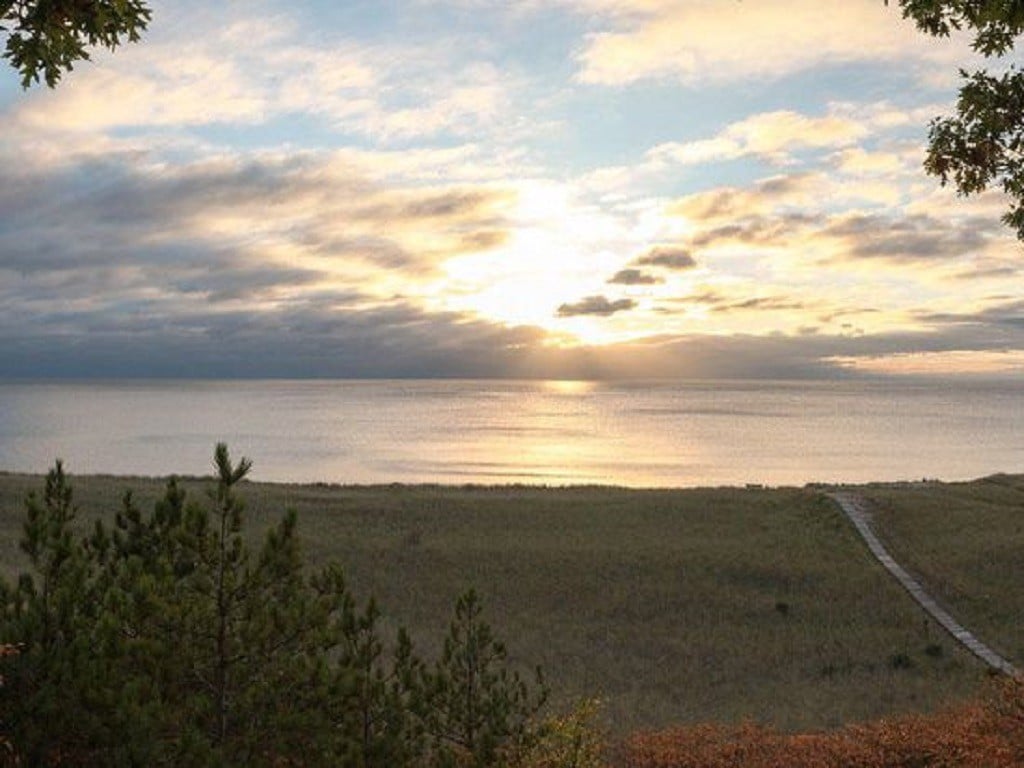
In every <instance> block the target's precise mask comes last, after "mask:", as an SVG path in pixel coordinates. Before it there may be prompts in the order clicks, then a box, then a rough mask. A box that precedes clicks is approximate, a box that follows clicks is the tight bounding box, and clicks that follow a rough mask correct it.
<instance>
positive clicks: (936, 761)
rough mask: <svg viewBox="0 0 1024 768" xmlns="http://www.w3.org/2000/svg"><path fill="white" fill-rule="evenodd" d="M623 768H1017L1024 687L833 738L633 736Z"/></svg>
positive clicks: (748, 731) (743, 729) (1021, 760)
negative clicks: (840, 767) (944, 710)
mask: <svg viewBox="0 0 1024 768" xmlns="http://www.w3.org/2000/svg"><path fill="white" fill-rule="evenodd" d="M617 763H618V764H619V765H621V766H622V768H741V767H742V768H834V766H844V768H954V767H955V768H1011V767H1012V766H1021V765H1024V681H1022V680H1019V679H1016V680H1005V681H1001V682H1000V683H998V684H997V685H996V686H995V687H994V690H993V691H991V692H990V693H989V695H987V696H986V697H985V699H984V700H983V701H981V702H980V703H972V704H968V705H964V706H961V707H959V708H957V709H954V710H950V711H948V712H943V713H941V714H936V715H905V716H902V717H893V718H887V719H884V720H879V721H876V722H873V723H869V724H865V725H856V726H848V727H846V728H844V729H842V730H839V731H834V732H831V733H813V734H798V735H793V734H780V733H777V732H775V731H773V730H771V729H769V728H763V727H761V726H757V725H750V724H747V725H741V726H720V725H699V726H692V727H682V728H672V729H669V730H665V731H658V732H645V733H638V734H634V735H633V736H632V737H630V738H629V739H627V741H626V743H625V744H624V745H623V749H622V754H621V755H620V760H618V761H617Z"/></svg>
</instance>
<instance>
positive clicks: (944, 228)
mask: <svg viewBox="0 0 1024 768" xmlns="http://www.w3.org/2000/svg"><path fill="white" fill-rule="evenodd" d="M998 231H999V230H998V228H997V225H996V224H995V223H993V222H974V223H973V226H957V225H955V224H953V225H951V224H950V223H949V222H947V221H944V220H939V219H935V218H933V217H931V216H926V215H923V214H916V215H907V216H893V215H891V214H860V213H852V214H841V215H837V216H835V217H833V218H832V219H831V220H830V221H829V223H828V224H827V225H826V226H824V227H823V228H822V229H821V230H820V232H819V233H818V234H819V236H820V237H824V238H834V239H836V240H838V241H839V242H840V243H841V245H842V246H843V250H842V258H843V259H846V260H858V259H885V260H888V261H893V262H922V261H943V260H949V259H957V258H964V257H967V256H971V255H974V254H976V253H978V252H979V251H981V250H983V249H984V248H985V246H986V243H987V242H988V240H989V238H990V237H991V236H992V235H994V234H997V233H998Z"/></svg>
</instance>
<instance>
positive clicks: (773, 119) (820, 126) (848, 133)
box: [647, 110, 869, 165]
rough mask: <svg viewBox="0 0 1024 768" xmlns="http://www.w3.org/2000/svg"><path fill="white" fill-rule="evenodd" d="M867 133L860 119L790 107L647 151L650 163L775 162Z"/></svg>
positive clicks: (842, 143)
mask: <svg viewBox="0 0 1024 768" xmlns="http://www.w3.org/2000/svg"><path fill="white" fill-rule="evenodd" d="M868 133H869V127H868V126H867V125H866V124H865V123H864V122H861V121H858V120H854V119H851V118H849V117H846V116H842V115H825V116H823V117H809V116H807V115H803V114H800V113H799V112H793V111H791V110H780V111H776V112H762V113H759V114H756V115H752V116H750V117H748V118H746V119H744V120H741V121H739V122H735V123H732V124H731V125H729V126H727V127H726V128H725V129H723V130H722V132H721V133H719V134H718V135H717V136H715V137H714V138H711V139H701V140H698V141H691V142H682V143H680V142H668V143H664V144H659V145H657V146H656V147H653V148H652V149H650V150H649V151H648V152H647V159H648V160H649V161H652V162H656V163H658V162H660V163H675V164H679V165H703V164H706V163H711V162H722V161H726V160H736V159H738V158H741V157H746V156H749V155H753V156H756V157H760V158H763V159H766V160H769V161H772V162H775V163H777V164H785V163H787V162H790V154H791V153H792V152H794V151H797V150H801V149H827V148H835V147H848V146H850V145H852V144H854V143H855V142H857V141H858V140H859V139H862V138H864V137H865V136H867V135H868Z"/></svg>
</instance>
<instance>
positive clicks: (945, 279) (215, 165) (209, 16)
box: [0, 0, 1024, 379]
mask: <svg viewBox="0 0 1024 768" xmlns="http://www.w3.org/2000/svg"><path fill="white" fill-rule="evenodd" d="M978 64H979V60H978V59H977V58H976V57H974V55H973V54H971V52H970V46H969V40H968V39H965V38H963V37H958V36H954V37H953V38H952V39H950V40H935V39H933V38H929V37H926V36H924V35H923V34H921V33H919V32H918V31H917V30H916V29H915V28H914V27H913V24H912V23H910V22H907V21H905V20H903V19H901V18H900V14H899V10H898V8H893V7H886V5H885V4H884V3H883V2H882V0H771V2H767V1H766V0H760V1H755V0H743V1H740V0H506V1H504V2H501V1H499V0H405V1H404V2H399V1H397V0H365V1H364V0H353V1H351V2H344V1H339V0H329V1H328V0H324V1H322V2H320V1H316V2H313V1H308V2H301V1H300V2H294V1H292V2H284V1H283V0H281V1H280V2H277V1H275V0H245V1H244V2H240V1H235V2H232V1H230V0H229V1H228V2H223V3H209V2H197V1H195V0H177V2H173V3H171V2H156V3H153V20H152V23H151V25H150V28H149V30H148V31H147V32H146V34H145V36H144V40H143V42H141V43H140V44H138V45H132V46H127V47H124V48H121V49H119V50H118V51H117V52H115V53H113V54H111V53H109V52H105V51H100V52H97V53H95V54H94V56H93V60H92V61H91V62H85V63H82V64H80V65H78V66H76V68H75V71H74V72H73V73H71V74H69V75H67V76H66V77H65V79H64V80H63V81H62V82H61V84H60V85H59V86H58V87H57V88H56V89H55V90H52V91H50V90H47V89H46V88H45V87H40V86H37V87H34V88H31V89H29V90H27V91H25V90H22V89H21V88H20V87H19V84H18V77H17V75H16V73H15V72H13V71H12V70H10V69H9V68H6V69H4V70H2V71H0V137H2V138H0V377H3V378H35V377H129V376H130V377H135V376H138V377H163V376H188V377H378V378H387V377H406V376H413V377H434V376H438V377H459V378H476V377H508V378H534V377H544V378H564V379H600V378H623V377H635V378H655V377H656V378H665V377H669V378H676V377H678V378H708V377H711V378H735V377H739V378H746V377H753V378H757V377H764V378H774V379H778V378H807V377H810V378H819V377H824V378H828V377H842V376H855V375H865V374H869V375H921V374H927V375H940V376H945V375H953V374H971V375H989V374H996V375H1015V374H1020V373H1024V293H1022V291H1021V286H1022V278H1024V246H1022V245H1021V244H1020V243H1019V242H1018V241H1016V240H1015V239H1014V237H1013V236H1012V233H1011V232H1010V231H1009V230H1008V229H1007V228H1006V227H1004V226H1003V225H1002V224H1001V223H1000V221H999V217H1000V215H1001V214H1002V213H1003V212H1004V211H1005V210H1006V208H1007V202H1006V200H1005V199H1003V198H1002V197H1001V195H1000V193H998V192H992V193H986V194H984V195H981V196H978V197H972V198H967V199H964V198H958V197H957V196H956V195H955V193H954V192H953V191H951V190H950V189H943V188H942V187H941V186H940V185H939V183H938V181H937V180H936V179H935V178H933V177H930V176H927V175H926V174H925V173H924V171H923V170H922V168H921V164H922V160H923V158H924V152H925V146H926V140H927V127H928V123H929V121H930V120H931V119H932V118H934V117H936V116H938V115H942V114H948V113H950V112H951V110H952V109H953V108H954V105H955V98H956V91H957V87H958V76H957V70H958V68H959V67H965V66H966V67H968V68H974V67H976V66H978Z"/></svg>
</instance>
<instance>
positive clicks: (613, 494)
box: [0, 474, 1024, 733]
mask: <svg viewBox="0 0 1024 768" xmlns="http://www.w3.org/2000/svg"><path fill="white" fill-rule="evenodd" d="M73 482H74V486H75V493H76V499H77V502H78V504H79V507H80V519H81V521H82V524H83V525H85V524H88V523H89V521H91V520H92V519H94V518H96V517H107V518H109V517H111V516H112V514H113V511H114V510H116V509H117V507H118V505H119V504H120V498H121V496H122V494H123V493H124V491H125V490H127V489H132V490H133V491H134V494H135V498H136V501H137V502H140V503H141V504H142V505H144V506H147V507H148V506H149V505H150V504H151V503H152V502H153V500H155V499H156V498H157V497H158V496H159V495H160V494H161V493H162V489H163V482H162V481H160V480H155V479H143V478H121V477H116V478H115V477H80V478H73ZM211 484H212V483H208V482H204V481H202V480H197V479H192V480H188V481H187V482H186V483H185V484H184V485H185V487H186V488H187V489H188V491H189V493H190V494H193V495H194V494H203V493H205V488H207V487H209V485H211ZM41 487H42V478H40V477H32V476H25V475H13V474H2V475H0V562H2V565H3V573H4V574H5V576H6V577H7V578H11V577H13V576H14V575H15V574H16V573H17V572H18V570H19V568H20V567H21V566H22V564H23V559H22V556H21V555H20V553H19V551H18V548H17V539H18V538H19V531H20V525H21V517H22V513H23V499H24V497H25V495H26V493H28V492H29V491H30V490H32V489H40V488H41ZM864 490H865V492H866V493H868V494H869V495H870V496H871V498H873V499H875V500H876V501H877V502H878V503H879V504H880V505H882V507H883V512H882V513H880V515H879V521H880V523H881V524H882V525H883V531H884V533H885V535H886V536H891V537H892V542H893V543H892V548H893V550H894V551H895V552H897V553H899V554H900V555H901V556H902V555H906V556H907V558H908V563H911V564H912V565H913V567H914V568H915V569H916V570H917V571H918V572H919V573H920V575H921V576H922V578H923V579H924V580H925V582H926V583H928V584H929V586H932V585H934V587H935V588H936V589H937V590H938V591H939V592H940V594H941V595H942V596H943V597H946V596H948V598H949V602H950V605H951V606H952V607H953V608H954V609H956V610H957V612H958V615H960V617H961V618H962V619H963V621H964V622H965V623H966V624H967V625H968V626H972V627H973V624H972V623H973V622H976V623H977V625H978V626H977V629H978V630H979V634H981V635H983V636H984V637H985V639H989V637H988V635H989V631H990V630H991V640H992V642H993V644H995V645H996V646H998V647H1000V648H1001V649H1002V650H1004V651H1006V652H1007V653H1009V654H1010V655H1016V657H1017V658H1018V659H1020V658H1021V657H1022V656H1024V652H1022V650H1024V646H1022V645H1021V643H1022V641H1021V639H1020V638H1021V632H1020V623H1021V620H1020V617H1021V616H1022V615H1024V597H1022V595H1021V594H1020V590H1019V584H1020V583H1021V577H1022V576H1024V558H1020V557H1019V553H1020V552H1021V551H1022V550H1021V545H1022V544H1024V533H1022V523H1024V515H1022V512H1021V510H1022V506H1024V479H1022V478H1016V479H1013V478H1001V479H996V480H989V481H984V482H978V483H973V484H963V485H936V484H925V485H920V486H917V485H911V486H892V487H888V486H887V487H883V486H871V487H868V488H865V489H864ZM243 495H244V496H245V497H246V499H247V502H248V504H247V519H248V525H249V531H250V535H251V536H253V537H254V538H256V537H258V536H259V535H260V534H261V532H262V531H263V530H265V529H266V528H267V526H268V525H269V524H270V523H271V522H272V521H275V520H276V519H278V518H279V516H280V515H281V514H282V513H283V512H284V510H286V509H289V508H294V509H295V510H296V511H297V512H298V513H299V525H300V533H301V537H302V540H303V544H304V547H305V551H306V553H307V555H308V557H309V559H310V561H311V562H312V563H313V564H321V563H324V562H327V561H330V560H334V561H337V562H340V563H341V564H342V565H343V566H344V569H345V573H346V576H347V578H348V581H349V584H350V586H351V587H352V589H353V590H354V591H355V593H356V594H357V595H359V596H362V597H363V598H368V597H369V596H370V595H373V596H374V597H375V598H376V599H377V601H378V603H379V605H380V607H381V608H382V610H383V612H384V614H385V615H386V617H387V621H388V623H389V625H390V626H391V628H397V627H398V626H405V627H406V628H407V629H408V630H409V631H410V633H411V634H412V636H413V639H414V641H415V642H417V644H418V645H419V647H420V649H421V650H422V651H423V652H425V653H426V654H433V653H435V652H436V651H437V648H436V647H434V645H432V644H433V643H436V642H438V640H439V639H440V638H441V637H443V635H444V630H445V628H446V625H447V621H448V617H449V616H450V614H451V607H452V605H453V603H454V600H455V598H456V596H457V595H458V594H459V593H461V592H462V591H464V590H465V589H466V588H467V587H469V586H473V587H475V588H476V590H477V592H478V593H479V594H480V595H481V596H482V598H483V601H484V606H485V612H486V617H487V619H488V620H489V621H490V623H491V624H492V626H493V627H494V629H495V630H496V633H497V635H498V636H499V637H501V638H503V639H504V640H505V641H506V643H507V645H508V647H509V651H510V656H511V658H512V659H513V661H514V663H516V664H518V665H521V666H522V667H523V668H529V667H533V666H534V665H540V666H541V667H542V668H543V670H544V672H545V676H546V678H547V680H548V682H549V684H550V686H551V688H552V695H553V701H554V706H556V707H560V706H567V705H569V704H570V703H571V702H573V701H575V700H577V699H580V698H593V697H596V698H599V699H601V700H602V702H603V712H604V716H605V719H606V722H607V723H608V725H609V726H610V727H611V728H612V730H613V731H616V732H620V733H622V732H627V731H631V730H634V729H637V728H647V727H659V726H664V725H669V724H678V723H688V722H700V721H709V720H716V721H731V722H736V721H740V720H744V719H754V720H757V721H760V722H763V723H767V724H772V725H774V726H777V727H780V728H783V729H787V730H790V729H816V728H828V727H835V726H838V725H840V724H843V723H849V722H854V721H860V720H865V719H869V718H874V717H877V716H882V715H887V714H891V713H898V712H907V711H931V710H935V709H938V708H941V707H942V706H944V705H945V704H947V703H951V702H954V701H957V700H962V699H964V698H966V697H969V696H971V695H973V694H974V693H975V692H977V690H978V689H979V684H980V683H981V681H983V680H984V679H985V677H986V671H985V669H984V667H983V666H982V665H981V663H980V662H978V661H976V660H975V659H974V658H973V657H972V656H970V655H969V654H967V653H966V652H964V651H962V650H961V649H960V648H959V647H957V646H956V645H954V643H953V642H952V640H951V639H950V638H948V637H947V636H946V635H945V634H944V633H942V632H941V631H940V630H939V629H938V628H936V627H934V626H932V625H931V624H930V622H928V621H926V620H925V618H924V616H923V614H922V613H921V612H920V611H919V609H918V608H917V607H916V606H915V604H914V603H913V602H912V601H911V600H910V599H909V597H908V596H906V595H905V594H904V592H903V591H902V590H901V589H900V588H899V586H898V585H896V584H895V583H894V582H893V580H892V579H891V578H890V577H889V576H888V575H887V574H886V573H885V572H884V571H883V570H882V568H881V567H880V566H878V565H876V564H875V562H874V561H873V560H872V559H871V558H870V556H869V555H868V552H867V550H866V548H865V547H864V546H863V545H862V543H861V542H860V540H859V539H858V538H857V536H856V534H855V533H854V531H853V530H852V528H851V527H850V526H849V525H848V524H847V522H846V521H845V519H844V518H843V517H842V515H841V514H840V512H839V511H838V509H837V508H836V507H835V505H834V504H833V503H832V502H830V501H829V500H828V499H827V498H825V497H824V496H823V495H822V494H821V493H819V492H818V491H816V490H813V489H695V490H628V489H620V488H606V487H578V488H537V487H518V486H511V487H476V486H467V487H454V486H452V487H445V486H400V485H396V486H365V487H364V486H355V487H347V486H327V485H284V484H261V483H246V484H245V485H244V490H243ZM961 608H962V609H963V612H962V613H959V612H960V609H961ZM982 630H984V631H982Z"/></svg>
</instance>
